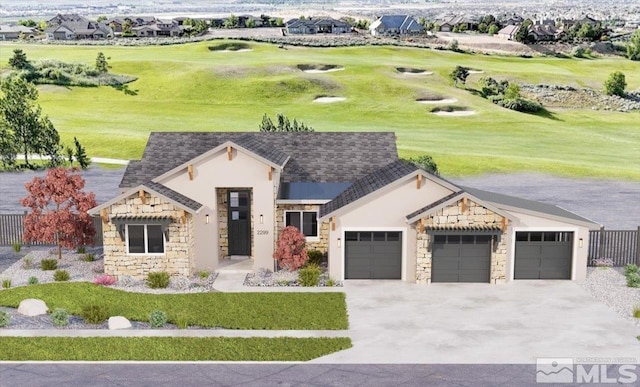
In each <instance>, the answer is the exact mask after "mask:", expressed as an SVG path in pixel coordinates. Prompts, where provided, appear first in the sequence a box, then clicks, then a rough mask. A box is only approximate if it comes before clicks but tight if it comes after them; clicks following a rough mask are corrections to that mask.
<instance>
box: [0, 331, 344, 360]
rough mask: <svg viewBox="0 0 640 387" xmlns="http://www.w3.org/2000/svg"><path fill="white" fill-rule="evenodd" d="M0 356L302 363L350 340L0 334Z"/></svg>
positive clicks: (47, 358) (341, 338) (9, 357)
mask: <svg viewBox="0 0 640 387" xmlns="http://www.w3.org/2000/svg"><path fill="white" fill-rule="evenodd" d="M0 348H2V360H7V361H26V360H51V361H55V360H85V361H109V360H164V361H204V360H227V361H251V360H253V361H306V360H311V359H314V358H316V357H320V356H324V355H328V354H330V353H333V352H337V351H341V350H343V349H347V348H351V339H349V338H346V337H338V338H326V337H323V338H290V337H276V338H262V337H251V338H236V337H234V338H229V337H207V338H192V337H0Z"/></svg>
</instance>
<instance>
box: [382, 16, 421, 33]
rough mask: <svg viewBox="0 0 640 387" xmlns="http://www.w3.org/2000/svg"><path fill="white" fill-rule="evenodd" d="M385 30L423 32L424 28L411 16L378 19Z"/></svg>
mask: <svg viewBox="0 0 640 387" xmlns="http://www.w3.org/2000/svg"><path fill="white" fill-rule="evenodd" d="M378 20H379V21H380V23H381V24H382V25H384V27H385V28H387V29H390V28H393V29H400V30H409V29H413V30H422V29H423V27H422V25H420V23H418V22H417V21H416V20H415V19H414V18H413V17H411V16H409V15H385V16H382V17H381V18H380V19H378Z"/></svg>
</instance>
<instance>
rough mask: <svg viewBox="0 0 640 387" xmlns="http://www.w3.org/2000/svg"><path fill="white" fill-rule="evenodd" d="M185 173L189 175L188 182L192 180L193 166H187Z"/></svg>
mask: <svg viewBox="0 0 640 387" xmlns="http://www.w3.org/2000/svg"><path fill="white" fill-rule="evenodd" d="M187 173H189V180H193V164H189V166H187Z"/></svg>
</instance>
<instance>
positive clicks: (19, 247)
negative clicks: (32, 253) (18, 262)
mask: <svg viewBox="0 0 640 387" xmlns="http://www.w3.org/2000/svg"><path fill="white" fill-rule="evenodd" d="M11 246H12V247H13V251H15V252H16V253H19V252H20V250H22V244H21V243H20V242H13V244H12V245H11Z"/></svg>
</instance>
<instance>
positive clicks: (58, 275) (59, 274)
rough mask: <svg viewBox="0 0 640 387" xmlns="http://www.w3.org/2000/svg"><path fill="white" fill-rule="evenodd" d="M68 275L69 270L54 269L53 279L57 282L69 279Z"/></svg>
mask: <svg viewBox="0 0 640 387" xmlns="http://www.w3.org/2000/svg"><path fill="white" fill-rule="evenodd" d="M70 277H71V276H70V275H69V272H68V271H66V270H56V272H55V273H53V280H54V281H57V282H64V281H69V278H70Z"/></svg>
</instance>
